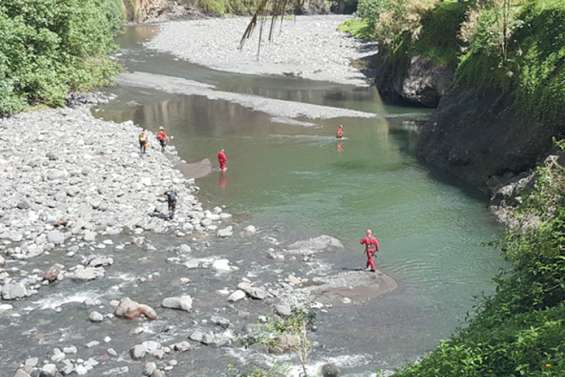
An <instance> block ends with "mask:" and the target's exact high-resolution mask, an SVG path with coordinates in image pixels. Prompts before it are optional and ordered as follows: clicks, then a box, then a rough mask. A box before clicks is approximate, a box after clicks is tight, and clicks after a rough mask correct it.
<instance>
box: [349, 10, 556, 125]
mask: <svg viewBox="0 0 565 377" xmlns="http://www.w3.org/2000/svg"><path fill="white" fill-rule="evenodd" d="M358 15H359V16H360V17H361V19H357V20H350V21H348V22H346V23H344V24H343V25H342V26H341V29H342V30H343V31H346V32H349V33H351V34H352V35H354V36H356V37H359V38H361V39H365V40H366V39H375V40H377V41H379V42H380V43H381V44H382V45H383V46H384V47H385V49H386V50H387V51H389V55H390V56H389V60H390V61H391V64H392V62H399V61H406V60H407V58H409V57H410V56H414V55H422V56H425V57H428V58H429V59H431V60H432V61H433V62H435V63H436V64H440V65H446V66H451V67H453V69H454V71H455V77H456V83H457V84H458V85H461V86H463V87H468V88H473V87H474V88H478V89H480V90H482V91H489V90H496V91H498V92H500V94H508V95H509V97H510V98H512V100H513V102H514V104H513V110H514V111H517V112H521V113H522V114H523V115H524V116H526V117H527V119H530V120H531V123H532V124H533V125H535V124H556V123H558V122H561V121H562V117H563V108H565V71H564V70H563V60H564V59H565V2H563V1H562V0H476V1H465V2H459V1H441V2H440V1H437V0H429V1H417V0H399V1H397V0H394V1H393V0H361V1H360V2H359V6H358Z"/></svg>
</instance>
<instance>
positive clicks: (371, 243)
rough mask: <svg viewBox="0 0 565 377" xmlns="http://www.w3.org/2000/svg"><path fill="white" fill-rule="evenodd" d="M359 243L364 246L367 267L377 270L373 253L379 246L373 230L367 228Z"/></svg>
mask: <svg viewBox="0 0 565 377" xmlns="http://www.w3.org/2000/svg"><path fill="white" fill-rule="evenodd" d="M360 243H361V245H364V246H365V254H367V268H368V269H370V270H371V272H375V271H376V270H377V264H376V263H375V254H376V253H377V251H379V249H380V247H381V245H380V242H379V240H378V239H377V238H376V237H375V236H374V235H373V231H372V230H371V229H367V234H366V235H365V237H363V238H362V239H361V241H360Z"/></svg>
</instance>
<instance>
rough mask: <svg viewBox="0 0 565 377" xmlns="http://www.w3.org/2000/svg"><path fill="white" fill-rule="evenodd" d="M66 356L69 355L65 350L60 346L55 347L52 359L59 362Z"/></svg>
mask: <svg viewBox="0 0 565 377" xmlns="http://www.w3.org/2000/svg"><path fill="white" fill-rule="evenodd" d="M66 357H67V355H65V353H64V352H63V351H61V350H60V349H59V348H54V349H53V356H51V361H53V362H55V363H58V362H61V361H63V360H64V359H66Z"/></svg>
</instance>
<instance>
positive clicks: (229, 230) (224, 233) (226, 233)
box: [217, 225, 233, 238]
mask: <svg viewBox="0 0 565 377" xmlns="http://www.w3.org/2000/svg"><path fill="white" fill-rule="evenodd" d="M217 235H218V237H220V238H227V237H231V236H233V227H232V226H231V225H230V226H228V227H225V228H223V229H220V230H218V233H217Z"/></svg>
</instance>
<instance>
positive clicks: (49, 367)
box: [41, 364, 57, 377]
mask: <svg viewBox="0 0 565 377" xmlns="http://www.w3.org/2000/svg"><path fill="white" fill-rule="evenodd" d="M56 375H57V366H56V365H55V364H45V365H44V366H43V368H41V377H55V376H56Z"/></svg>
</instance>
